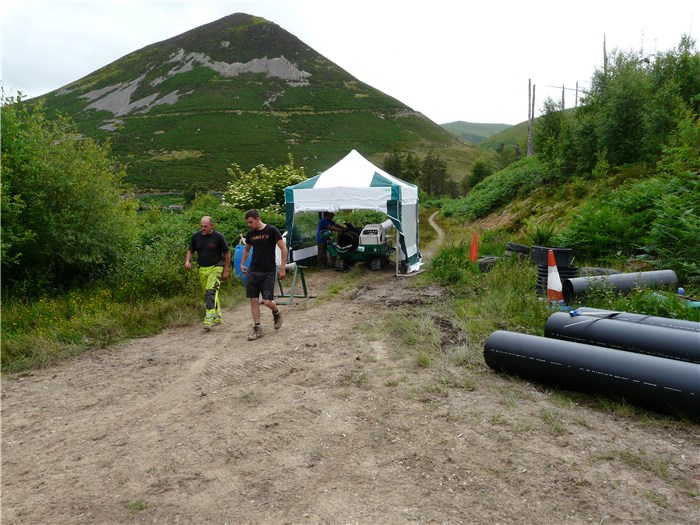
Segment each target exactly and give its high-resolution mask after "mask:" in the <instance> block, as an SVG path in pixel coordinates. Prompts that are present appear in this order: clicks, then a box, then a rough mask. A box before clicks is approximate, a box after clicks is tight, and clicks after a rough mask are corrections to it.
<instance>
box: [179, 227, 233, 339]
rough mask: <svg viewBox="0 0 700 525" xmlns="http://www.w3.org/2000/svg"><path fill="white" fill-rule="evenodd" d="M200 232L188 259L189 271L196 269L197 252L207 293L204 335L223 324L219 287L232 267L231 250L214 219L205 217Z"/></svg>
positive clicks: (186, 260)
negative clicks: (216, 227) (194, 266)
mask: <svg viewBox="0 0 700 525" xmlns="http://www.w3.org/2000/svg"><path fill="white" fill-rule="evenodd" d="M199 227H200V231H198V232H196V233H194V234H193V235H192V240H191V241H190V249H189V250H187V256H186V257H185V268H186V269H188V270H189V269H191V268H192V257H194V253H195V252H197V264H198V265H199V282H200V283H201V284H202V288H203V289H204V303H205V307H206V314H205V315H204V331H206V332H208V331H209V330H211V328H212V326H214V325H215V324H221V305H220V304H219V287H220V286H221V281H227V280H228V270H229V266H230V265H231V250H229V247H228V243H227V242H226V238H225V237H224V236H223V235H221V234H220V233H219V232H217V231H214V223H213V222H212V220H211V217H209V216H208V215H205V216H204V217H202V220H201V221H199Z"/></svg>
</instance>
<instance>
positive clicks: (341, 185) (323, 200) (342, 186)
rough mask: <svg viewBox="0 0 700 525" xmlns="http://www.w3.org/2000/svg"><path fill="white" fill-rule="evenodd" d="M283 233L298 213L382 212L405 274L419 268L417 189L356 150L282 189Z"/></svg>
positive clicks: (290, 225) (291, 225) (290, 226)
mask: <svg viewBox="0 0 700 525" xmlns="http://www.w3.org/2000/svg"><path fill="white" fill-rule="evenodd" d="M284 196H285V208H286V216H287V218H286V222H287V224H286V226H287V231H292V228H293V226H294V215H295V214H296V213H301V212H323V211H333V212H336V211H340V210H358V209H361V210H375V211H380V212H383V213H386V214H387V215H388V216H389V218H390V219H391V221H392V223H393V224H394V226H395V227H396V229H397V232H398V234H399V245H400V249H401V254H400V260H401V262H402V263H403V266H404V268H405V269H406V271H407V272H413V271H416V270H418V269H419V267H420V259H421V257H420V252H419V251H418V187H417V186H415V185H414V184H409V183H408V182H405V181H402V180H401V179H398V178H396V177H394V176H393V175H390V174H388V173H387V172H385V171H384V170H382V169H380V168H378V167H376V166H375V165H374V164H372V163H371V162H370V161H368V160H367V159H366V158H364V157H363V156H362V155H360V154H359V153H358V152H357V151H356V150H352V151H351V152H350V153H348V154H347V155H346V156H345V157H344V158H343V159H341V160H340V161H339V162H337V163H336V164H334V165H333V166H331V167H330V168H328V169H327V170H326V171H324V172H323V173H321V174H320V175H316V176H315V177H312V178H310V179H308V180H306V181H304V182H301V183H299V184H296V185H294V186H288V187H287V188H285V190H284Z"/></svg>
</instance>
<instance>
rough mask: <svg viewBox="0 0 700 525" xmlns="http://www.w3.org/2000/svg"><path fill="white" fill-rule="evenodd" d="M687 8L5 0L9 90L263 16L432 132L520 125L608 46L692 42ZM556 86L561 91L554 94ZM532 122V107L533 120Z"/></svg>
mask: <svg viewBox="0 0 700 525" xmlns="http://www.w3.org/2000/svg"><path fill="white" fill-rule="evenodd" d="M698 6H700V3H698V2H697V1H696V0H665V1H664V2H649V1H646V0H605V1H599V0H588V1H586V2H562V1H561V0H551V1H550V0H531V1H530V2H526V1H523V0H501V1H498V2H490V1H484V0H482V1H479V2H476V1H466V0H415V1H414V0H402V1H394V0H371V1H367V0H352V1H348V0H278V1H273V0H258V1H248V2H236V1H227V0H220V1H211V0H209V1H207V0H202V1H182V2H178V1H172V0H171V1H155V0H154V1H130V0H121V1H89V2H88V1H82V2H78V1H32V0H4V1H3V3H2V6H0V15H1V16H2V72H1V75H0V79H1V80H2V86H3V89H4V91H5V95H11V96H15V95H17V93H19V92H21V93H23V94H24V95H25V96H27V97H33V96H38V95H43V94H44V93H47V92H49V91H52V90H54V89H57V88H59V87H61V86H64V85H66V84H68V83H70V82H72V81H74V80H77V79H79V78H81V77H83V76H85V75H88V74H90V73H92V72H93V71H95V70H96V69H99V68H100V67H102V66H105V65H107V64H109V63H111V62H113V61H114V60H116V59H118V58H120V57H122V56H124V55H127V54H129V53H131V52H132V51H136V50H137V49H140V48H142V47H144V46H147V45H149V44H152V43H155V42H159V41H161V40H166V39H168V38H171V37H174V36H176V35H179V34H181V33H184V32H185V31H188V30H190V29H194V28H195V27H198V26H200V25H202V24H206V23H208V22H212V21H214V20H218V19H219V18H222V17H224V16H227V15H230V14H233V13H237V12H243V13H248V14H252V15H256V16H262V17H263V18H266V19H267V20H269V21H271V22H274V23H276V24H278V25H279V26H281V27H282V28H284V29H286V30H287V31H289V32H290V33H292V34H294V35H295V36H297V37H298V38H299V39H301V40H302V41H303V42H305V43H306V44H307V45H309V46H311V47H312V48H313V49H315V50H316V51H317V52H319V53H321V54H322V55H324V56H325V57H326V58H328V59H329V60H331V61H333V62H335V63H336V64H337V65H338V66H340V67H342V68H343V69H345V70H346V71H348V72H349V73H350V74H352V75H353V76H355V77H357V78H358V79H360V80H362V81H363V82H366V83H367V84H370V85H371V86H373V87H375V88H377V89H379V90H381V91H383V92H384V93H387V94H389V95H391V96H393V97H395V98H397V99H399V100H400V101H401V102H403V103H404V104H407V105H408V106H410V107H412V108H413V109H414V110H416V111H420V112H422V113H423V114H425V115H426V116H427V117H428V118H430V119H431V120H433V121H434V122H436V123H438V124H444V123H447V122H453V121H456V120H463V121H467V122H491V123H505V124H517V123H519V122H522V121H524V120H526V119H527V89H528V79H532V82H533V84H535V85H536V86H537V88H536V93H537V100H536V107H537V108H541V107H542V102H543V101H544V99H545V98H546V97H548V96H549V97H552V98H554V99H556V100H559V98H560V97H561V93H562V89H561V86H562V85H563V86H565V87H566V88H567V89H566V90H565V93H566V106H567V107H570V106H573V105H574V103H575V97H574V94H575V91H574V88H575V87H576V83H577V82H578V85H579V87H580V88H582V89H585V88H586V86H587V85H588V84H589V82H590V78H591V76H592V74H593V72H594V71H595V69H596V68H599V67H601V65H602V62H603V60H602V57H603V39H604V38H605V40H606V42H607V49H608V51H611V50H613V49H620V50H625V51H639V50H643V51H644V52H648V53H653V52H655V51H668V50H671V49H673V48H675V47H676V46H677V45H678V42H679V41H680V38H681V36H682V35H683V34H688V35H690V36H691V37H692V38H694V39H696V40H698V34H699V31H698V26H699V25H700V9H699V7H698ZM554 86H556V87H554ZM536 114H539V109H538V110H537V113H536Z"/></svg>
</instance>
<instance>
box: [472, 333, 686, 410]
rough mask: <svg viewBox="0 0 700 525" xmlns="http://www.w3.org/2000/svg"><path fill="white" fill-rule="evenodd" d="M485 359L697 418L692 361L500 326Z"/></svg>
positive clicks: (540, 379) (496, 365) (544, 379)
mask: <svg viewBox="0 0 700 525" xmlns="http://www.w3.org/2000/svg"><path fill="white" fill-rule="evenodd" d="M484 359H485V360H486V364H488V366H489V367H491V368H492V369H494V370H496V371H501V372H506V373H508V374H514V375H518V376H520V377H523V378H526V379H531V380H534V381H538V382H542V383H547V384H550V385H556V386H560V387H562V388H565V389H569V390H578V391H582V392H592V393H598V394H602V395H606V396H622V397H624V398H625V399H627V400H629V401H630V402H633V403H635V404H638V405H641V406H645V407H648V408H652V409H655V410H660V411H666V412H672V413H675V414H679V413H680V414H685V415H689V416H700V365H697V364H694V363H688V362H685V361H678V360H675V359H665V358H662V357H655V356H651V355H645V354H637V353H633V352H625V351H622V350H614V349H611V348H603V347H600V346H593V345H586V344H582V343H571V342H568V341H561V340H558V339H549V338H546V337H537V336H533V335H527V334H519V333H515V332H506V331H501V330H499V331H496V332H494V333H492V334H491V335H490V336H489V337H488V339H486V343H485V344H484Z"/></svg>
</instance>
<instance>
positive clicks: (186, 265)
mask: <svg viewBox="0 0 700 525" xmlns="http://www.w3.org/2000/svg"><path fill="white" fill-rule="evenodd" d="M185 269H186V270H191V269H192V263H191V262H190V261H185Z"/></svg>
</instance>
